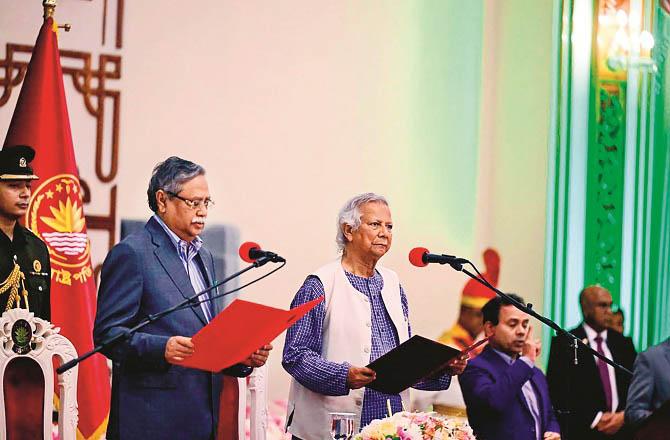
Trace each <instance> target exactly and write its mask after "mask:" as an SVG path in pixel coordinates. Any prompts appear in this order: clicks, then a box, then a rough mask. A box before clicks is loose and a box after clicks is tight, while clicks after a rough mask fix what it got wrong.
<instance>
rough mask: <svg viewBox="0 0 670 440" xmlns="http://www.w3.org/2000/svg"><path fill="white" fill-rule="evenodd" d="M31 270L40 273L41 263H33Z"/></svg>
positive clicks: (36, 261)
mask: <svg viewBox="0 0 670 440" xmlns="http://www.w3.org/2000/svg"><path fill="white" fill-rule="evenodd" d="M33 270H34V271H35V272H42V263H40V260H35V261H33Z"/></svg>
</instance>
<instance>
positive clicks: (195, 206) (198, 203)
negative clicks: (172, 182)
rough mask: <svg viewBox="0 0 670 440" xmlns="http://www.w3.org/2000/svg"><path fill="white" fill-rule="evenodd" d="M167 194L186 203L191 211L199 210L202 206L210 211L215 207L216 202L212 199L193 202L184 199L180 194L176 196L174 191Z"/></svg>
mask: <svg viewBox="0 0 670 440" xmlns="http://www.w3.org/2000/svg"><path fill="white" fill-rule="evenodd" d="M165 193H166V194H168V195H169V196H171V197H175V198H177V199H179V200H181V201H182V202H184V203H186V206H188V207H189V208H191V209H198V208H200V207H201V206H204V207H205V208H207V209H209V208H211V207H212V206H214V204H215V203H214V200H212V199H210V198H207V199H205V200H201V199H196V200H191V199H187V198H184V197H182V196H180V195H179V194H175V193H173V192H172V191H165Z"/></svg>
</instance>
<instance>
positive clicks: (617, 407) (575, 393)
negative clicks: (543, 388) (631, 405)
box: [547, 286, 636, 440]
mask: <svg viewBox="0 0 670 440" xmlns="http://www.w3.org/2000/svg"><path fill="white" fill-rule="evenodd" d="M579 304H580V306H581V309H582V315H583V317H584V322H583V323H582V324H581V325H579V326H578V327H576V328H574V329H572V330H571V331H570V332H571V333H572V334H574V335H575V336H577V337H578V338H579V339H581V340H582V342H584V343H586V344H587V345H589V346H590V347H591V348H593V349H594V350H595V351H598V352H600V353H601V354H604V355H605V356H606V357H607V358H609V359H612V360H613V361H615V362H617V363H619V364H621V365H623V366H624V367H626V368H628V369H630V370H632V369H633V362H634V361H635V356H636V352H635V347H634V346H633V341H632V340H631V339H630V338H627V337H625V336H623V335H622V334H621V333H619V332H617V331H614V330H611V329H608V327H609V326H610V320H611V318H612V295H611V294H610V292H609V291H608V290H607V289H605V288H604V287H601V286H589V287H586V288H585V289H584V290H582V292H581V293H580V295H579ZM573 357H574V351H573V349H572V348H571V346H570V341H567V340H566V339H565V338H562V337H558V336H557V337H554V338H553V339H552V343H551V351H550V353H549V364H548V366H547V380H548V381H549V390H550V392H551V398H552V402H553V404H554V407H555V408H556V409H557V410H562V411H563V413H564V414H567V411H569V412H570V415H569V416H567V415H566V416H565V417H560V418H559V421H560V422H561V428H562V431H563V433H564V435H565V436H566V438H568V439H569V440H572V439H579V440H591V439H593V440H596V439H623V438H626V436H627V434H626V431H625V430H624V429H622V428H623V426H624V413H623V410H624V407H625V405H626V397H627V395H628V386H629V385H630V379H631V378H630V375H628V373H625V372H623V371H618V370H616V371H615V369H614V367H612V366H611V365H608V364H606V363H605V362H603V361H602V360H596V358H595V356H593V355H592V354H591V353H589V352H587V351H586V350H584V349H581V348H580V349H579V350H578V353H577V358H578V365H576V366H575V365H573Z"/></svg>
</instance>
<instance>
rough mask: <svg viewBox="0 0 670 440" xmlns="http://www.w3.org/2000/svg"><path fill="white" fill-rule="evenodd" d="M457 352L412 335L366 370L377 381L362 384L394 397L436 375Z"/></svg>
mask: <svg viewBox="0 0 670 440" xmlns="http://www.w3.org/2000/svg"><path fill="white" fill-rule="evenodd" d="M460 354H461V351H460V350H458V349H456V348H452V347H449V346H448V345H444V344H441V343H439V342H436V341H433V340H431V339H428V338H424V337H423V336H419V335H414V336H412V337H411V338H409V339H408V340H406V341H405V342H403V343H402V344H400V345H398V346H397V347H396V348H394V349H393V350H391V351H389V352H388V353H386V354H385V355H383V356H380V357H379V358H377V359H376V360H375V361H373V362H372V363H371V364H370V365H368V368H371V369H373V370H375V372H376V373H377V378H376V379H375V380H373V381H372V382H370V383H369V384H367V385H366V387H368V388H372V389H373V390H377V391H381V392H382V393H386V394H398V393H399V392H401V391H403V390H405V389H407V388H409V387H411V386H412V385H414V384H415V383H417V382H419V381H420V380H421V379H423V378H424V377H426V376H429V375H430V374H433V373H436V372H438V371H439V370H440V368H444V367H445V366H446V364H447V363H448V362H449V361H450V360H451V359H453V358H455V357H456V356H459V355H460Z"/></svg>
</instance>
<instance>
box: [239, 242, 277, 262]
mask: <svg viewBox="0 0 670 440" xmlns="http://www.w3.org/2000/svg"><path fill="white" fill-rule="evenodd" d="M240 258H241V259H242V260H244V261H246V262H247V263H255V262H256V260H260V259H263V258H264V259H265V261H263V263H266V262H268V261H272V262H273V263H285V262H286V260H285V259H284V258H283V257H281V256H279V255H277V254H276V253H274V252H270V251H264V250H263V249H261V246H260V245H259V244H258V243H254V242H253V241H247V242H245V243H242V245H241V246H240Z"/></svg>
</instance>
